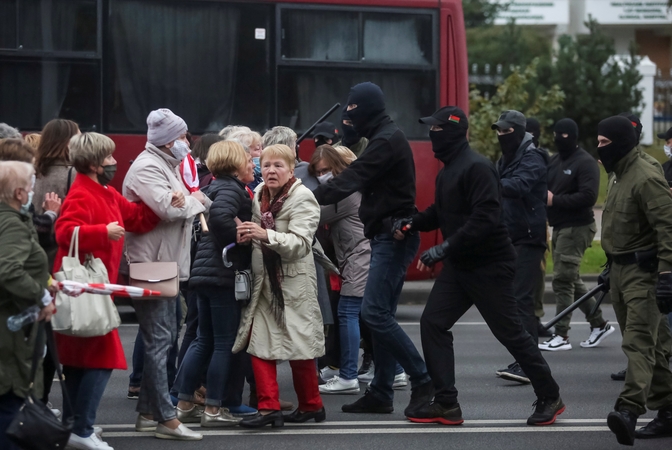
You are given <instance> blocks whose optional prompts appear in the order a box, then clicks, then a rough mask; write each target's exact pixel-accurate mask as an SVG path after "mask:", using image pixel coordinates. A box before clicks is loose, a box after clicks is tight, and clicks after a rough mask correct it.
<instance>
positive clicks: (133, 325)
mask: <svg viewBox="0 0 672 450" xmlns="http://www.w3.org/2000/svg"><path fill="white" fill-rule="evenodd" d="M399 325H401V326H416V327H417V326H420V322H399ZM484 325H487V324H486V323H485V322H457V323H456V324H455V326H484ZM570 325H572V326H581V325H586V326H588V325H589V324H588V323H586V322H570ZM609 325H611V326H612V327H618V324H617V323H612V322H609ZM119 326H120V327H137V326H138V324H137V323H122V324H121V325H119Z"/></svg>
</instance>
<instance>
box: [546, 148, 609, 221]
mask: <svg viewBox="0 0 672 450" xmlns="http://www.w3.org/2000/svg"><path fill="white" fill-rule="evenodd" d="M548 190H549V191H551V192H552V193H553V205H552V206H549V207H548V208H547V211H548V223H549V224H550V225H551V226H552V227H554V228H557V229H562V228H567V227H580V226H584V225H590V224H591V223H593V222H594V221H595V219H594V216H593V206H595V202H596V201H597V194H598V192H599V190H600V169H599V167H598V166H597V161H595V158H593V157H592V156H590V154H589V153H588V152H587V151H585V150H584V149H582V148H578V149H576V151H575V152H574V153H572V154H571V155H569V156H568V157H567V159H562V158H561V157H560V154H556V155H553V156H552V157H551V160H550V162H549V163H548Z"/></svg>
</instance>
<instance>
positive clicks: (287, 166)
mask: <svg viewBox="0 0 672 450" xmlns="http://www.w3.org/2000/svg"><path fill="white" fill-rule="evenodd" d="M261 173H262V176H263V178H264V183H263V184H260V185H259V186H258V187H257V189H256V193H255V197H254V201H253V203H252V222H244V223H242V224H241V225H240V226H239V227H238V242H239V244H247V243H250V242H251V243H252V244H253V250H252V272H253V274H254V288H253V294H252V300H251V302H250V305H249V306H248V307H247V308H246V309H245V310H244V312H243V318H242V320H241V325H240V328H239V330H238V336H237V337H236V343H235V344H234V347H233V352H234V353H236V352H239V351H241V350H243V349H245V347H246V346H247V352H248V353H249V354H250V355H252V368H253V370H254V377H255V380H256V383H257V397H258V399H259V412H260V413H261V414H260V415H259V416H256V417H253V418H249V419H245V420H243V421H242V422H241V424H240V425H241V426H244V427H250V428H256V427H262V426H265V425H268V424H272V425H273V426H274V427H279V426H283V424H284V422H285V421H287V422H306V421H307V420H310V419H314V420H315V421H316V422H321V421H323V420H325V418H326V414H325V411H324V407H323V405H322V399H321V398H320V392H319V389H318V384H317V374H316V366H315V358H317V357H318V356H321V355H323V354H324V332H323V324H322V315H321V314H320V307H319V305H318V303H317V279H316V275H315V264H314V262H313V255H312V243H313V238H314V235H315V232H316V231H317V226H318V223H319V221H320V207H319V205H318V204H317V201H316V200H315V197H314V196H313V194H312V192H311V191H310V190H309V189H307V188H306V187H304V186H303V185H302V184H301V181H300V180H298V179H297V178H295V177H294V152H293V151H292V150H291V149H290V148H289V147H287V146H286V145H271V146H269V147H266V148H265V149H264V150H263V152H262V154H261ZM277 360H289V363H290V365H291V367H292V374H293V380H294V390H295V391H296V394H297V397H298V398H299V407H298V408H297V409H296V410H295V411H294V412H293V413H292V414H289V415H287V416H284V417H283V415H282V413H281V411H280V404H279V402H278V399H279V392H278V382H277V373H276V361H277Z"/></svg>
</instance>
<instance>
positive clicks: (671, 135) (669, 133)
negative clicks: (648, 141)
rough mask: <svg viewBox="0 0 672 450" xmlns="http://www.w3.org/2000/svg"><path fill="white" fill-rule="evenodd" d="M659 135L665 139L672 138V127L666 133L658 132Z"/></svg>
mask: <svg viewBox="0 0 672 450" xmlns="http://www.w3.org/2000/svg"><path fill="white" fill-rule="evenodd" d="M657 136H658V137H659V138H661V139H663V140H665V141H668V140H670V139H672V127H670V128H668V129H667V131H666V132H664V133H658V135H657Z"/></svg>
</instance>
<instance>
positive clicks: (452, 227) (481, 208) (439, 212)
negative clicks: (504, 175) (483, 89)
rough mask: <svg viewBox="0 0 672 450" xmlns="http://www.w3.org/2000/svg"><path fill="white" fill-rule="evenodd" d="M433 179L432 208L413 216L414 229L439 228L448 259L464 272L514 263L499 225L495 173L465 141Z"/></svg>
mask: <svg viewBox="0 0 672 450" xmlns="http://www.w3.org/2000/svg"><path fill="white" fill-rule="evenodd" d="M442 161H443V163H444V164H445V166H444V168H443V169H441V171H440V172H439V175H438V176H437V178H436V193H435V200H434V204H433V205H432V206H430V207H429V208H427V210H425V211H424V212H421V213H418V214H416V215H414V216H413V229H415V230H419V231H432V230H435V229H437V228H441V234H442V235H443V239H444V240H447V241H448V243H449V246H448V259H449V260H450V261H451V262H452V263H453V264H455V265H456V266H458V267H460V268H463V269H473V268H476V267H479V266H484V265H486V264H489V263H492V262H496V261H507V260H508V261H510V260H513V259H515V251H514V249H513V246H512V245H511V240H510V239H509V235H508V232H507V231H506V227H505V226H504V224H503V223H502V221H501V212H502V210H501V204H500V200H501V192H500V186H499V180H498V177H497V172H496V171H495V167H494V166H493V164H492V163H491V162H490V161H489V160H488V159H487V158H485V157H484V156H482V155H479V154H478V153H476V152H474V151H472V150H471V148H470V147H469V143H468V142H467V141H466V140H465V141H464V144H463V145H462V146H461V148H459V149H455V150H454V151H453V152H451V155H450V157H449V158H446V159H445V160H443V159H442Z"/></svg>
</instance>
